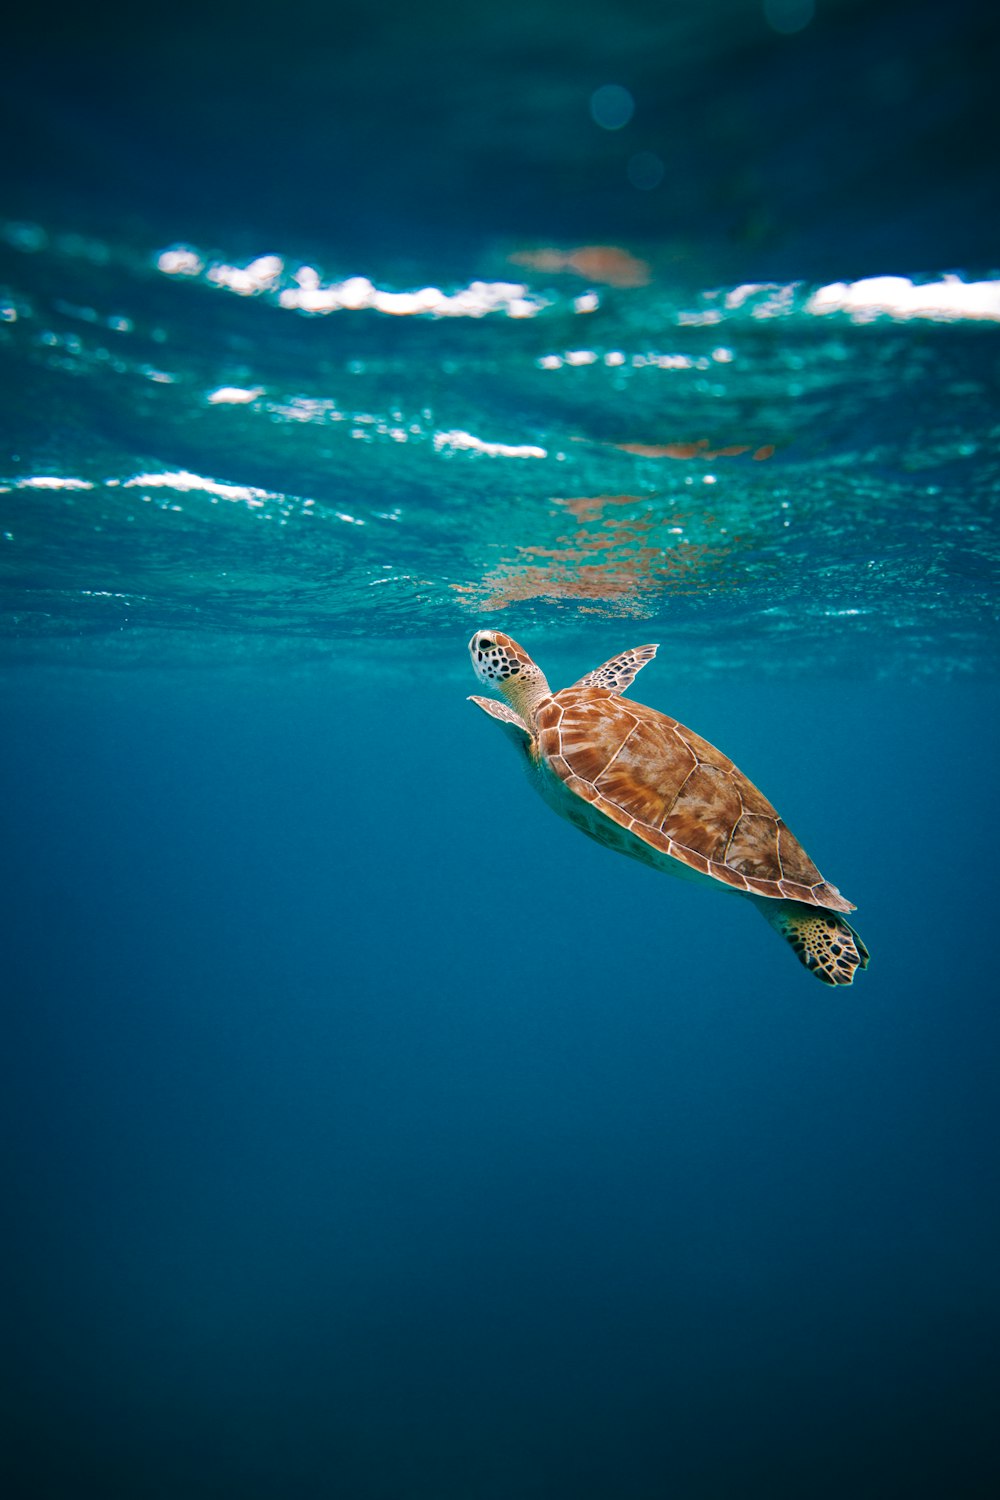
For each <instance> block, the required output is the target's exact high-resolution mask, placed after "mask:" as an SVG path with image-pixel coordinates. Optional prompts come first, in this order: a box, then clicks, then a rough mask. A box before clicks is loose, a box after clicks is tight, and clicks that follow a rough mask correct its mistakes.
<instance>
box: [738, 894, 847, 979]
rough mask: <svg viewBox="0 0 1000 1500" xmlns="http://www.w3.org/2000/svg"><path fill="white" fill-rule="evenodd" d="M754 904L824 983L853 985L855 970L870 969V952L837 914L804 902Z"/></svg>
mask: <svg viewBox="0 0 1000 1500" xmlns="http://www.w3.org/2000/svg"><path fill="white" fill-rule="evenodd" d="M754 905H755V906H756V907H757V910H758V911H759V912H760V913H761V914H762V915H763V916H764V917H765V918H766V919H767V921H768V922H770V924H771V926H772V927H773V928H774V930H775V932H777V933H780V934H781V936H782V937H783V938H784V939H785V941H786V942H788V943H790V944H791V946H792V948H793V950H794V952H795V956H796V957H797V958H798V960H799V963H801V964H803V965H804V966H805V967H806V968H807V969H808V970H809V972H810V974H815V976H816V978H817V979H821V980H822V981H823V983H824V984H853V983H854V975H855V971H856V970H857V969H867V967H868V949H867V948H866V947H865V945H864V943H863V942H862V941H861V939H860V938H859V937H858V934H857V933H856V932H855V931H854V928H853V927H851V926H850V924H849V923H847V922H845V921H844V918H843V917H842V916H840V914H839V913H838V912H833V911H828V910H827V909H826V908H825V907H822V906H808V905H807V904H806V903H805V902H804V901H766V900H763V899H762V900H760V901H756V902H754Z"/></svg>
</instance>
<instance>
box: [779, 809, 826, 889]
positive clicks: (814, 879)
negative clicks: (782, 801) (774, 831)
mask: <svg viewBox="0 0 1000 1500" xmlns="http://www.w3.org/2000/svg"><path fill="white" fill-rule="evenodd" d="M777 827H778V856H779V858H780V860H781V869H782V873H783V875H784V877H785V879H786V880H794V881H795V882H796V884H798V885H808V886H813V885H816V884H818V883H819V882H820V881H822V879H823V877H822V875H821V874H820V873H819V871H818V870H817V868H816V866H815V865H814V864H813V862H812V860H811V859H810V858H809V856H808V854H807V853H806V851H805V850H804V849H803V847H802V845H801V844H800V843H799V841H798V839H797V838H796V837H795V835H794V834H793V833H791V832H790V830H789V829H788V828H786V827H785V825H784V823H783V822H782V821H781V819H780V818H779V819H778V824H777Z"/></svg>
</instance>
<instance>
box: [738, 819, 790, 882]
mask: <svg viewBox="0 0 1000 1500" xmlns="http://www.w3.org/2000/svg"><path fill="white" fill-rule="evenodd" d="M725 863H726V864H727V865H728V866H729V868H730V869H731V870H739V871H740V873H741V874H743V875H756V876H759V877H760V878H762V879H764V880H773V879H774V878H775V877H776V876H778V875H780V873H781V867H780V865H779V863H778V829H777V824H776V822H775V819H774V818H771V817H767V816H766V815H765V814H763V813H750V812H745V813H744V814H743V816H742V817H741V818H740V820H739V822H738V823H737V824H736V827H735V828H734V829H733V836H732V838H731V839H730V841H729V848H728V849H727V850H726V858H725Z"/></svg>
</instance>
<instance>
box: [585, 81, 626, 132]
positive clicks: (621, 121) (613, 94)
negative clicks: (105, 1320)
mask: <svg viewBox="0 0 1000 1500" xmlns="http://www.w3.org/2000/svg"><path fill="white" fill-rule="evenodd" d="M590 113H591V116H592V117H593V120H594V124H595V125H600V127H601V129H602V130H621V128H622V126H623V125H627V124H628V122H629V120H631V118H632V116H633V115H634V114H635V100H634V99H633V98H632V95H631V94H630V93H629V91H628V89H626V88H622V86H621V84H620V83H605V84H602V86H601V87H600V88H599V89H595V90H594V92H593V93H592V94H591V96H590Z"/></svg>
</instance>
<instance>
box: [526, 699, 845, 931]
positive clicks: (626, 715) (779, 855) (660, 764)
mask: <svg viewBox="0 0 1000 1500" xmlns="http://www.w3.org/2000/svg"><path fill="white" fill-rule="evenodd" d="M536 729H537V744H538V752H539V755H540V757H541V758H542V759H543V760H544V761H545V762H546V763H547V764H548V766H549V767H550V768H551V770H552V771H553V773H554V774H555V775H556V776H558V777H559V779H560V780H561V781H563V782H564V783H565V784H566V786H567V787H568V788H569V790H570V791H571V792H574V793H575V794H576V795H577V796H578V797H581V798H582V799H583V801H584V802H587V803H589V805H590V808H591V809H592V811H593V812H594V813H599V814H601V815H602V816H603V817H605V818H609V819H610V820H611V822H613V823H617V824H618V826H619V827H620V828H624V829H626V830H627V831H628V832H630V833H632V834H634V835H635V836H636V837H637V838H639V839H641V840H642V841H643V843H645V844H647V845H648V846H649V847H650V848H651V849H654V850H656V851H658V852H659V853H660V854H666V855H670V856H672V858H674V859H677V860H680V861H681V863H682V864H685V865H688V866H689V867H690V868H691V869H692V870H697V871H698V872H699V873H700V874H702V875H709V876H711V877H712V878H713V879H715V880H719V881H721V882H722V883H723V884H724V885H728V886H731V887H733V888H734V889H736V890H740V891H746V892H748V893H749V894H751V895H756V896H767V897H772V898H775V899H785V900H789V901H804V902H806V903H807V904H809V905H810V906H824V907H828V908H830V909H831V910H833V911H853V910H854V907H853V905H852V903H851V902H850V901H847V900H845V898H844V897H843V896H842V895H841V894H840V892H839V891H838V890H837V888H836V886H834V885H830V884H829V883H828V882H827V881H825V880H824V879H823V877H822V875H821V874H820V872H819V870H817V868H816V866H815V865H814V864H813V862H812V860H811V859H810V858H809V856H808V854H806V852H805V850H804V849H803V848H802V845H801V844H800V843H799V841H798V840H797V839H796V838H795V837H794V835H793V834H792V833H791V832H790V831H789V830H788V828H786V826H785V824H784V823H783V822H782V820H781V818H780V817H779V816H778V814H777V812H776V811H775V809H774V808H773V807H772V806H771V804H770V802H768V800H767V798H766V797H765V796H763V794H762V793H761V792H759V791H758V790H757V788H756V787H755V786H754V784H753V782H751V781H748V780H747V778H746V777H745V776H744V775H743V773H742V772H741V771H738V770H737V768H736V767H735V766H734V765H733V763H732V761H731V760H730V759H729V758H728V756H725V755H723V754H721V753H720V751H718V750H716V748H715V746H714V745H710V744H709V743H708V741H707V740H703V739H702V738H701V736H700V735H698V734H695V733H694V731H693V730H691V729H686V728H685V727H684V725H683V724H679V723H678V722H677V720H676V719H671V718H669V717H668V716H667V715H666V714H661V713H658V712H657V711H656V709H653V708H647V707H645V705H644V704H642V703H633V702H632V701H631V700H628V701H626V700H625V699H624V698H622V697H620V696H619V695H618V694H616V693H613V692H610V691H608V690H607V689H602V688H594V687H570V688H564V689H563V691H562V692H561V693H556V694H555V696H554V697H552V698H550V699H549V700H548V702H546V703H543V704H542V705H541V706H540V708H539V709H538V713H537V718H536Z"/></svg>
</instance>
